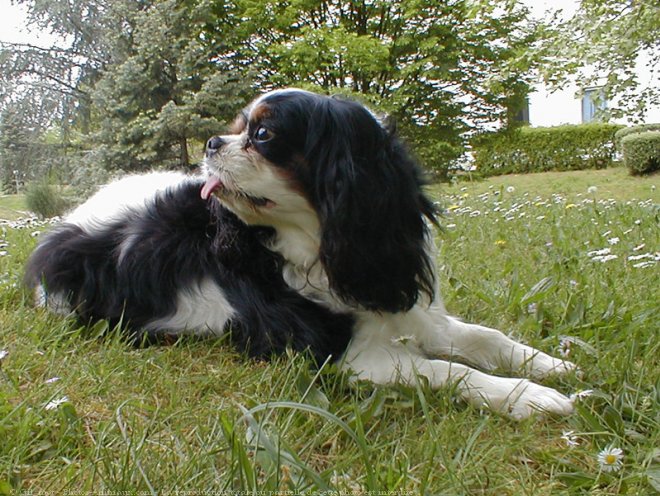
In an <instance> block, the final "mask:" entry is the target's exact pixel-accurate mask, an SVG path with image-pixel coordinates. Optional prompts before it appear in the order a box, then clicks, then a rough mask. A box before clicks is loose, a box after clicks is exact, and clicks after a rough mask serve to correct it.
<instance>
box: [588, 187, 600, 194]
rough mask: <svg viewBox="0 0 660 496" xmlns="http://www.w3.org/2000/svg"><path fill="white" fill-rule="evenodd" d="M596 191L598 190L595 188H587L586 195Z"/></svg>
mask: <svg viewBox="0 0 660 496" xmlns="http://www.w3.org/2000/svg"><path fill="white" fill-rule="evenodd" d="M596 191H598V188H597V187H596V186H589V187H588V188H587V193H595V192H596Z"/></svg>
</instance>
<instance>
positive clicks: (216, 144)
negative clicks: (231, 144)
mask: <svg viewBox="0 0 660 496" xmlns="http://www.w3.org/2000/svg"><path fill="white" fill-rule="evenodd" d="M226 143H227V142H226V141H225V140H223V139H222V138H221V137H220V136H213V138H211V139H210V140H208V141H207V142H206V154H207V155H213V154H214V153H215V152H217V151H218V150H219V149H220V148H222V147H223V146H224V145H225V144H226Z"/></svg>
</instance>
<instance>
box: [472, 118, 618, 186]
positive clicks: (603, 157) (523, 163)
mask: <svg viewBox="0 0 660 496" xmlns="http://www.w3.org/2000/svg"><path fill="white" fill-rule="evenodd" d="M620 128H621V126H619V125H616V124H602V123H594V124H581V125H564V126H557V127H536V128H534V127H523V128H518V129H516V130H513V131H508V132H504V133H495V134H491V135H485V136H482V137H480V138H479V139H477V140H476V141H475V142H474V143H473V147H474V151H475V154H474V157H475V165H476V166H477V171H478V172H479V173H481V174H482V175H484V176H492V175H500V174H512V173H527V172H544V171H550V170H555V171H566V170H581V169H603V168H605V167H607V166H609V165H611V163H612V158H613V155H614V133H616V132H617V130H619V129H620Z"/></svg>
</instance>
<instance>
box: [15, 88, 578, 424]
mask: <svg viewBox="0 0 660 496" xmlns="http://www.w3.org/2000/svg"><path fill="white" fill-rule="evenodd" d="M423 186H424V183H423V177H422V174H421V169H420V168H419V167H418V165H417V164H416V162H415V160H414V159H413V157H412V154H411V153H410V152H409V151H408V149H407V148H406V146H405V145H404V143H403V142H402V140H400V139H399V138H398V137H397V135H396V132H395V129H394V128H393V125H391V124H389V123H388V122H387V121H386V120H384V119H381V118H380V117H379V116H377V115H376V114H375V113H374V112H372V111H371V110H370V109H368V108H367V107H365V106H364V105H362V104H360V103H357V102H355V101H352V100H348V99H344V98H337V97H328V96H323V95H319V94H315V93H311V92H308V91H304V90H299V89H285V90H275V91H271V92H268V93H266V94H264V95H262V96H260V97H258V98H257V99H256V100H255V101H253V102H252V103H251V104H250V105H248V107H247V108H246V109H245V110H244V111H243V112H242V113H241V114H240V115H239V116H238V117H237V118H236V120H235V122H234V123H233V124H232V128H231V130H230V131H229V132H228V133H227V134H225V135H220V136H214V137H212V138H211V139H209V140H208V143H207V145H206V149H205V158H204V161H203V164H202V166H201V173H198V174H197V175H185V174H182V173H176V172H155V173H149V174H144V175H135V176H129V177H126V178H124V179H121V180H119V181H117V182H114V183H111V184H110V185H108V186H106V187H104V188H102V189H101V190H100V191H99V192H98V193H97V194H96V195H95V196H93V197H92V198H91V199H89V200H88V201H87V202H86V203H84V204H82V205H81V206H80V207H78V208H77V209H75V210H74V211H73V212H71V213H70V214H69V215H68V216H67V217H65V219H64V220H63V222H62V224H61V225H60V226H59V227H57V228H55V229H54V230H53V231H51V232H50V233H48V234H46V235H45V236H44V237H43V238H42V239H41V240H40V242H39V244H38V246H37V247H36V249H35V251H34V253H33V254H32V255H31V258H30V259H29V261H28V264H27V269H26V281H27V282H28V284H29V285H30V286H31V287H32V288H33V289H34V291H35V294H36V298H37V303H38V304H39V305H42V306H47V307H48V308H50V309H52V310H54V311H57V312H60V313H66V314H68V313H71V312H75V313H76V314H77V315H78V317H79V318H80V319H82V320H83V321H85V322H89V321H94V320H98V319H107V320H108V321H110V322H111V323H113V324H120V325H121V326H122V327H123V328H125V329H128V330H129V332H130V333H131V334H130V335H131V337H132V338H133V339H135V340H136V341H143V340H150V339H157V338H158V337H159V336H162V335H165V334H167V335H171V334H174V335H180V334H192V335H211V336H214V335H215V336H219V335H223V334H225V333H228V332H229V335H230V336H231V337H230V339H231V341H232V343H234V344H235V345H236V346H237V347H238V348H239V349H241V350H243V351H245V352H247V353H248V354H249V355H250V356H253V357H265V358H267V357H269V356H272V355H273V354H277V353H282V352H284V351H285V350H286V349H287V348H291V349H293V350H296V351H301V352H307V353H309V354H310V356H311V357H312V358H313V359H314V360H315V361H316V362H317V363H324V362H325V361H327V360H334V361H336V362H337V363H338V364H339V366H340V367H341V368H342V369H347V370H350V371H351V374H353V377H355V378H357V379H363V380H368V381H372V382H374V383H377V384H392V383H403V384H407V385H414V384H416V383H417V381H419V380H420V377H421V378H424V379H425V381H427V382H428V384H429V385H430V387H432V388H435V389H437V388H441V387H443V386H449V385H451V386H454V387H455V389H456V391H457V393H458V395H459V396H460V397H461V398H462V399H463V400H465V401H466V402H468V403H469V404H471V405H474V406H476V407H477V408H482V407H484V406H486V407H488V408H490V409H492V410H493V411H495V412H498V413H500V414H502V415H504V416H508V417H510V418H512V419H516V420H520V419H524V418H527V417H529V416H531V415H533V414H535V413H537V412H540V413H546V414H555V415H568V414H570V413H571V411H572V410H573V403H572V400H571V399H569V398H568V397H566V396H565V395H563V394H561V393H560V392H558V391H556V390H554V389H552V388H549V387H544V386H542V385H539V384H537V383H536V382H533V381H532V380H530V379H527V378H518V377H500V376H495V375H491V373H492V372H493V371H495V370H508V371H512V372H515V373H520V374H522V375H524V376H528V377H530V378H531V379H542V378H544V377H546V376H549V375H551V374H566V373H569V372H570V371H573V370H574V369H575V365H573V364H572V363H569V362H566V361H563V360H559V359H556V358H553V357H551V356H549V355H547V354H545V353H543V352H541V351H539V350H536V349H534V348H531V347H529V346H526V345H524V344H521V343H518V342H516V341H514V340H512V339H510V338H509V337H507V336H505V335H504V334H503V333H501V332H500V331H497V330H494V329H490V328H486V327H482V326H479V325H474V324H468V323H464V322H462V321H460V320H458V319H456V318H454V317H452V316H450V315H448V314H447V312H446V310H445V307H444V306H443V303H442V300H441V298H440V295H439V294H438V284H437V276H436V271H435V256H436V254H435V246H434V240H433V235H432V232H433V228H434V225H436V224H437V214H436V211H435V208H434V204H433V203H432V202H431V201H430V199H429V198H428V197H427V196H426V195H425V193H424V191H423ZM489 372H490V373H489Z"/></svg>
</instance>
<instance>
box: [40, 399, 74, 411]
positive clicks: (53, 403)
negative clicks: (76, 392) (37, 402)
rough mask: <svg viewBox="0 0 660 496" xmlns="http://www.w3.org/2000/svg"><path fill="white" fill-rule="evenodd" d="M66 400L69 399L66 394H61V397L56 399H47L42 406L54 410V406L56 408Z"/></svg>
mask: <svg viewBox="0 0 660 496" xmlns="http://www.w3.org/2000/svg"><path fill="white" fill-rule="evenodd" d="M67 401H69V398H68V396H62V397H61V398H58V399H56V400H52V401H49V402H48V403H46V406H45V407H44V408H45V409H46V410H55V409H56V408H58V407H59V406H60V405H62V404H63V403H66V402H67Z"/></svg>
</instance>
